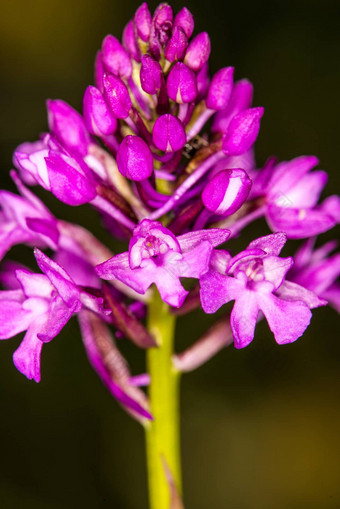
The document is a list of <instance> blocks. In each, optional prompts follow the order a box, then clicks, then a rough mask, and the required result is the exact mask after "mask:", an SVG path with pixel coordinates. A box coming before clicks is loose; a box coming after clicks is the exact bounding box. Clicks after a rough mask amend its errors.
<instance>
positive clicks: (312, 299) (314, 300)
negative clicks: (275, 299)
mask: <svg viewBox="0 0 340 509" xmlns="http://www.w3.org/2000/svg"><path fill="white" fill-rule="evenodd" d="M276 293H277V295H278V296H279V297H280V298H282V299H284V300H289V301H296V300H299V301H301V302H304V303H305V304H306V305H307V306H308V307H309V308H310V309H314V308H317V307H319V306H326V304H327V301H325V300H323V299H319V297H318V296H317V295H316V293H314V292H312V291H310V290H307V288H304V287H303V286H301V285H298V284H296V283H293V282H292V281H284V282H283V283H282V285H281V286H280V288H279V289H278V290H277V292H276Z"/></svg>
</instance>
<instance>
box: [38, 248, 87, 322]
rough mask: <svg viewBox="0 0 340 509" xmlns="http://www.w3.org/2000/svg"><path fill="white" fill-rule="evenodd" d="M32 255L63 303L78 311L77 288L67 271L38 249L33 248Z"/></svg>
mask: <svg viewBox="0 0 340 509" xmlns="http://www.w3.org/2000/svg"><path fill="white" fill-rule="evenodd" d="M34 255H35V258H36V260H37V264H38V266H39V268H40V270H41V271H42V272H44V274H46V276H47V277H48V279H49V280H50V281H51V283H52V285H53V286H54V287H55V288H56V290H57V291H58V293H59V295H60V297H61V298H62V299H63V301H64V302H65V304H66V305H67V306H68V307H69V308H70V309H71V310H72V311H73V312H75V311H79V309H80V308H81V303H80V295H79V290H78V288H77V286H76V285H75V284H74V282H73V281H72V279H71V278H70V276H69V275H68V274H67V272H66V271H65V270H64V269H63V268H62V267H60V265H58V264H57V263H56V262H54V261H53V260H51V259H50V258H48V256H46V255H45V254H44V253H42V252H41V251H40V250H39V249H35V251H34Z"/></svg>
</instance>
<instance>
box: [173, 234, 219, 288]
mask: <svg viewBox="0 0 340 509" xmlns="http://www.w3.org/2000/svg"><path fill="white" fill-rule="evenodd" d="M212 250H213V246H212V245H211V243H210V242H207V241H202V242H200V244H198V245H197V246H196V247H194V248H192V249H191V250H190V251H188V252H186V253H184V254H183V255H180V254H179V253H174V252H173V251H170V252H168V253H167V254H166V255H165V268H166V270H167V271H168V272H170V273H171V274H174V276H175V275H177V277H190V278H197V279H199V278H200V277H201V276H202V275H203V274H205V273H206V272H207V271H208V270H209V262H210V258H211V253H212Z"/></svg>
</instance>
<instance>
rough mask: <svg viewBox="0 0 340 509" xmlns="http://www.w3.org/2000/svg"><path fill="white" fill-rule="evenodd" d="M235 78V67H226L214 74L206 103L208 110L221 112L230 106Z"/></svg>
mask: <svg viewBox="0 0 340 509" xmlns="http://www.w3.org/2000/svg"><path fill="white" fill-rule="evenodd" d="M233 76H234V68H233V67H224V68H223V69H220V70H219V71H217V73H216V74H214V76H213V77H212V80H211V84H210V87H209V91H208V95H207V98H206V101H205V102H206V105H207V108H210V109H212V110H216V111H219V110H224V109H225V108H226V107H227V106H228V103H229V99H230V97H231V93H232V90H233Z"/></svg>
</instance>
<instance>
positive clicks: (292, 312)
mask: <svg viewBox="0 0 340 509" xmlns="http://www.w3.org/2000/svg"><path fill="white" fill-rule="evenodd" d="M285 242H286V236H285V235H284V234H283V233H276V234H272V235H267V236H266V237H261V238H259V239H256V240H254V241H253V242H251V243H250V244H249V246H248V247H247V249H245V250H244V251H242V252H241V253H239V254H238V255H236V256H235V257H233V258H231V259H230V260H229V262H228V264H227V267H226V271H225V273H224V274H221V273H219V272H217V271H215V270H212V271H209V272H208V273H207V274H205V275H203V276H202V277H201V279H200V285H201V302H202V307H203V310H204V311H205V312H206V313H215V312H216V311H217V310H218V309H219V308H220V307H221V306H222V305H223V304H225V303H226V302H229V301H231V300H235V304H234V307H233V310H232V312H231V317H230V324H231V328H232V332H233V336H234V342H235V346H236V348H243V347H245V346H247V345H248V344H249V343H250V342H251V341H252V340H253V337H254V331H255V326H256V322H257V319H258V315H259V311H262V313H263V314H264V316H265V317H266V319H267V322H268V324H269V327H270V329H271V330H272V332H273V334H274V336H275V339H276V341H277V343H279V344H284V343H291V342H293V341H295V340H296V339H298V338H299V337H300V336H301V335H302V334H303V332H304V331H305V329H306V328H307V326H308V325H309V322H310V319H311V316H312V315H311V312H310V308H314V307H317V306H321V305H324V304H326V302H325V301H323V300H321V299H319V298H318V297H317V295H316V294H314V293H313V292H311V291H309V290H306V289H305V288H303V287H301V286H299V285H294V286H293V287H291V286H289V287H286V286H285V281H284V280H285V276H286V274H287V272H288V270H289V269H290V268H291V267H292V265H293V259H292V258H280V257H279V256H278V255H279V254H280V251H281V249H282V247H283V246H284V244H285ZM280 289H281V291H284V293H282V294H281V295H280V294H278V291H279V290H280Z"/></svg>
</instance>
